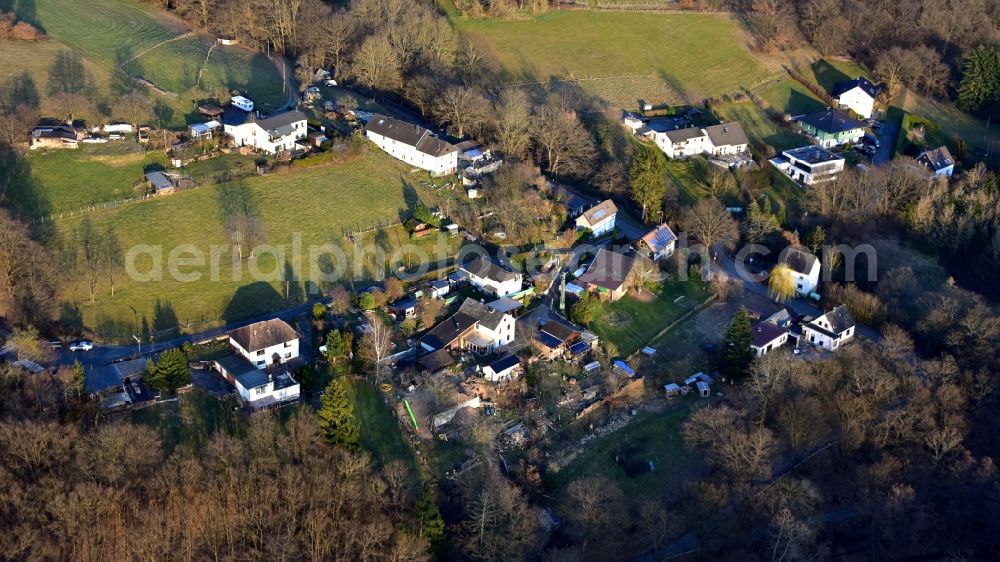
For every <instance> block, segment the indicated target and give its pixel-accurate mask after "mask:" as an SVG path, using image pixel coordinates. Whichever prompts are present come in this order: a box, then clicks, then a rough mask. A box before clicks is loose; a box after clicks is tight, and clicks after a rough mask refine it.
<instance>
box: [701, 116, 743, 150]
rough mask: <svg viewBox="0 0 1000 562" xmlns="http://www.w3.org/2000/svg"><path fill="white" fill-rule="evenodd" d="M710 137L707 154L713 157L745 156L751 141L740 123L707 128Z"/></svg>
mask: <svg viewBox="0 0 1000 562" xmlns="http://www.w3.org/2000/svg"><path fill="white" fill-rule="evenodd" d="M704 130H705V135H707V136H708V145H707V146H706V147H705V148H706V152H707V153H708V154H711V155H712V156H727V155H736V154H743V153H744V152H746V151H747V146H748V145H749V144H750V140H749V139H747V134H746V133H745V132H744V131H743V127H742V126H741V125H740V124H739V123H721V124H719V125H712V126H711V127H705V129H704Z"/></svg>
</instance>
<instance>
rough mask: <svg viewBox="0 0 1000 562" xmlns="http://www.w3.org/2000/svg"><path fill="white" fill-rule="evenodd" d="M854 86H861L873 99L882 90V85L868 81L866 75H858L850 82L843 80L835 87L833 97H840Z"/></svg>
mask: <svg viewBox="0 0 1000 562" xmlns="http://www.w3.org/2000/svg"><path fill="white" fill-rule="evenodd" d="M854 88H861V89H862V90H864V92H865V93H866V94H868V95H869V96H871V98H872V99H875V98H877V97H878V94H879V92H881V91H882V86H876V85H875V84H872V83H871V82H869V81H868V79H867V78H865V77H864V76H858V77H857V78H855V79H854V80H851V81H850V82H841V83H839V84H837V85H836V86H834V87H833V97H835V98H837V97H840V95H841V94H844V93H847V92H850V91H851V90H853V89H854Z"/></svg>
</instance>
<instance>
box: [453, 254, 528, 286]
mask: <svg viewBox="0 0 1000 562" xmlns="http://www.w3.org/2000/svg"><path fill="white" fill-rule="evenodd" d="M462 269H463V270H465V271H467V272H469V273H471V274H473V275H475V276H476V277H482V278H484V279H491V280H493V281H496V282H498V283H499V282H502V281H510V280H512V279H516V278H517V275H518V274H517V273H514V272H513V271H507V270H506V269H504V268H502V267H500V266H499V265H497V264H495V263H493V262H491V261H490V260H488V259H486V258H483V257H477V258H476V259H474V260H472V261H471V262H469V263H467V264H465V265H463V266H462Z"/></svg>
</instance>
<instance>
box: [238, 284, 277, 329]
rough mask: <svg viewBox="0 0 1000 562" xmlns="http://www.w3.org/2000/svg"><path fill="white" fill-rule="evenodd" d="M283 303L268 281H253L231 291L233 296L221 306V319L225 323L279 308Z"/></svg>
mask: <svg viewBox="0 0 1000 562" xmlns="http://www.w3.org/2000/svg"><path fill="white" fill-rule="evenodd" d="M285 303H286V301H285V299H283V298H282V297H281V294H280V293H278V291H276V290H275V289H274V287H272V286H271V284H270V283H267V282H265V281H255V282H253V283H250V284H249V285H244V286H242V287H240V288H239V289H237V290H236V292H235V293H233V297H232V298H231V299H229V302H228V303H227V304H226V306H225V307H223V312H222V320H223V321H224V322H225V323H227V324H229V323H232V322H237V321H240V320H246V319H248V318H251V317H253V316H258V315H261V314H264V313H267V312H271V311H274V310H280V309H282V308H284V307H285Z"/></svg>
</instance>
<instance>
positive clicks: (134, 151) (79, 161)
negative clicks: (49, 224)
mask: <svg viewBox="0 0 1000 562" xmlns="http://www.w3.org/2000/svg"><path fill="white" fill-rule="evenodd" d="M165 162H166V158H165V157H164V156H163V154H162V153H152V152H150V153H147V154H143V151H142V149H141V148H140V147H139V145H138V144H136V143H132V142H125V141H122V142H118V143H108V144H106V145H81V147H80V149H79V150H53V151H44V152H32V153H31V154H30V155H29V157H28V164H29V165H30V166H31V174H32V177H33V178H34V179H35V181H36V182H37V184H36V185H37V189H38V192H39V193H40V194H41V195H42V196H43V197H44V198H45V199H46V202H47V203H48V207H49V209H50V211H51V212H52V213H59V212H62V211H71V210H76V209H79V208H81V207H85V206H87V205H91V204H95V203H103V202H105V201H112V200H115V199H124V198H127V197H132V196H134V195H136V192H135V191H134V190H133V188H132V185H133V182H135V181H136V180H142V179H143V173H144V172H143V170H144V166H145V165H147V164H153V163H156V164H161V165H162V164H164V163H165ZM144 187H145V184H143V188H144ZM140 191H141V190H140Z"/></svg>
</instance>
